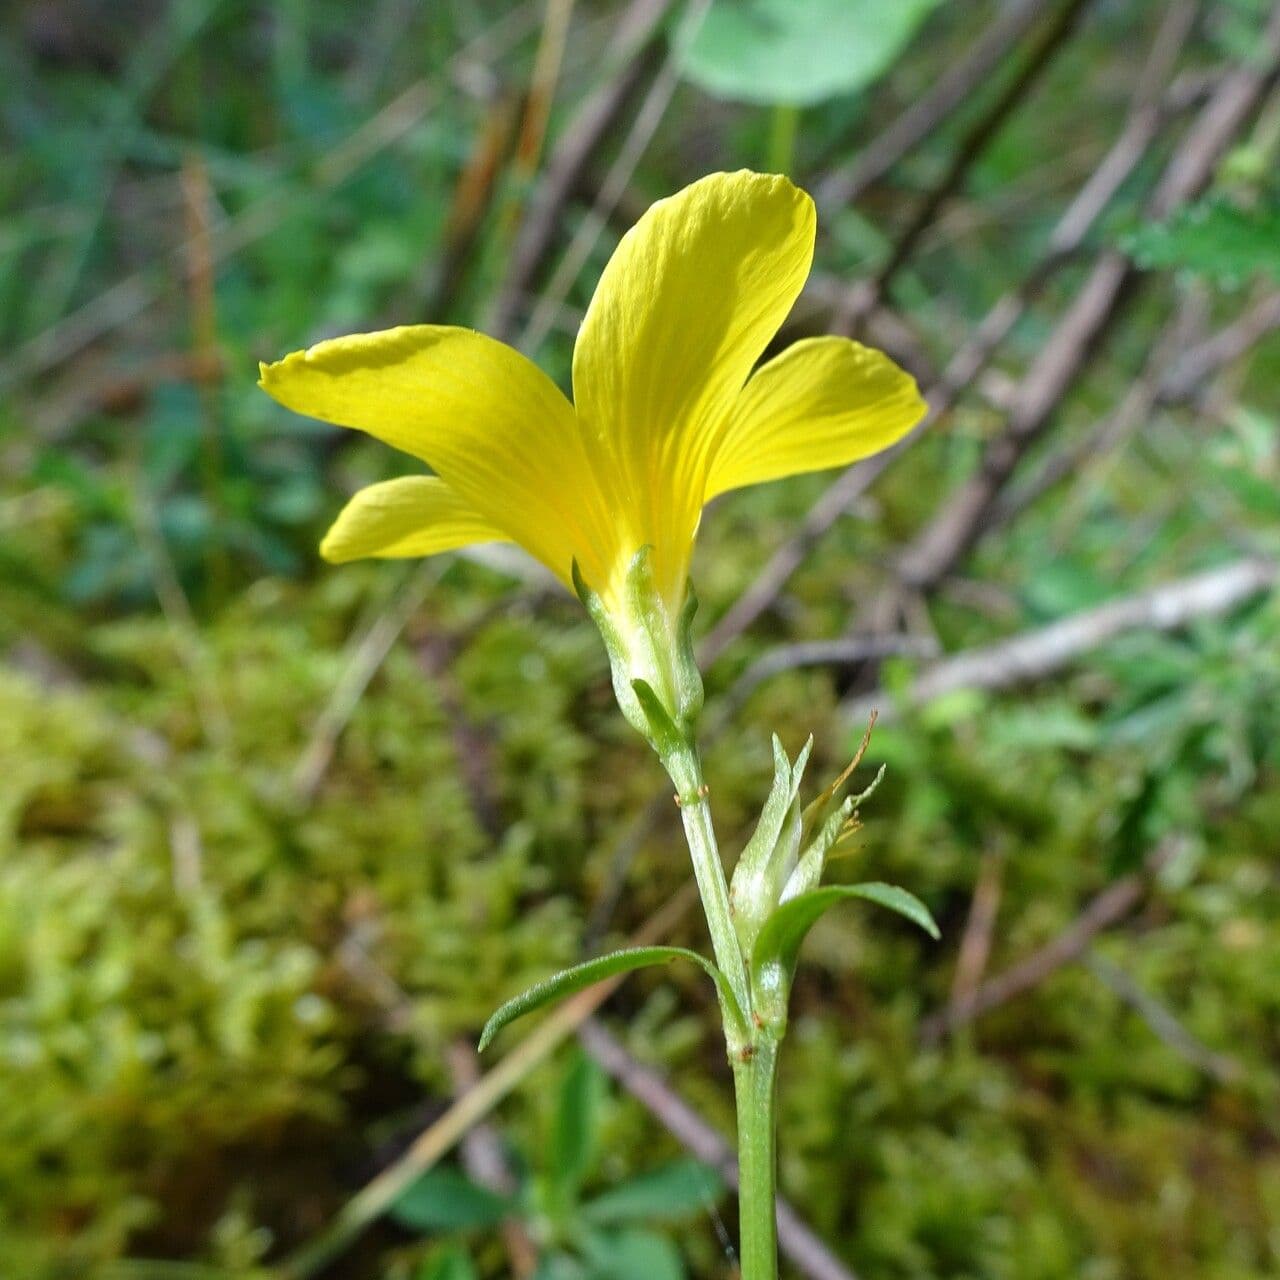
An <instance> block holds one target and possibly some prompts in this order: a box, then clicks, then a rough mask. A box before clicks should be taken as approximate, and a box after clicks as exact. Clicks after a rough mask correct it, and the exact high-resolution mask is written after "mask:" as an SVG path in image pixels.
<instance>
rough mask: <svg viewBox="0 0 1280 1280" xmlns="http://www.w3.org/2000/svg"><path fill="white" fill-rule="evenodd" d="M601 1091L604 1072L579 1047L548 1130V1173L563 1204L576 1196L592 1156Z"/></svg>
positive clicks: (594, 1151) (567, 1203)
mask: <svg viewBox="0 0 1280 1280" xmlns="http://www.w3.org/2000/svg"><path fill="white" fill-rule="evenodd" d="M604 1092H605V1090H604V1073H603V1072H602V1071H601V1069H600V1068H599V1067H598V1066H597V1065H596V1064H595V1063H594V1062H593V1061H592V1060H591V1059H590V1058H588V1057H587V1055H586V1054H585V1053H582V1052H581V1051H579V1052H578V1053H576V1054H575V1055H574V1057H573V1059H572V1061H571V1062H570V1063H569V1068H568V1070H567V1071H566V1072H565V1074H564V1079H563V1080H562V1081H561V1082H560V1096H559V1098H558V1099H557V1103H556V1115H555V1126H554V1128H553V1129H552V1134H551V1161H550V1165H551V1167H550V1170H549V1173H550V1175H551V1177H552V1178H553V1179H554V1180H555V1182H556V1186H557V1190H558V1192H559V1195H560V1201H561V1203H562V1204H563V1205H565V1206H568V1205H570V1204H572V1203H573V1202H574V1201H576V1200H577V1198H578V1192H579V1189H580V1188H581V1186H582V1181H583V1179H584V1178H585V1177H586V1175H587V1173H588V1171H589V1170H590V1168H591V1165H592V1163H593V1162H594V1160H595V1155H596V1138H597V1135H598V1131H599V1121H600V1104H601V1103H602V1102H603V1101H604Z"/></svg>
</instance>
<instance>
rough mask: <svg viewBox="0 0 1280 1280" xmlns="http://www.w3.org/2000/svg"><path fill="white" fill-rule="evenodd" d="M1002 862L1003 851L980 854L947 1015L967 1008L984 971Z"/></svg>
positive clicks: (1001, 886) (1001, 882)
mask: <svg viewBox="0 0 1280 1280" xmlns="http://www.w3.org/2000/svg"><path fill="white" fill-rule="evenodd" d="M1004 864H1005V859H1004V854H1003V852H1001V851H999V850H995V849H992V850H988V851H987V852H986V853H984V854H983V855H982V861H981V862H980V863H979V865H978V882H977V884H976V885H975V886H974V890H973V897H972V899H971V900H970V902H969V915H968V918H967V919H966V921H965V926H964V933H963V934H961V936H960V951H959V954H958V955H957V957H956V971H955V976H954V977H953V978H952V980H951V994H950V995H949V996H948V998H947V1010H948V1014H949V1016H957V1014H959V1016H963V1015H964V1012H966V1011H967V1010H968V1009H969V1008H970V1006H971V1005H972V1004H973V1000H974V994H975V992H976V991H977V990H978V987H979V986H980V985H981V984H982V978H983V975H984V974H985V973H986V971H987V962H988V960H989V959H990V958H991V943H992V939H993V937H994V934H995V925H996V915H997V913H998V912H999V909H1000V896H1001V893H1002V892H1003V889H1004Z"/></svg>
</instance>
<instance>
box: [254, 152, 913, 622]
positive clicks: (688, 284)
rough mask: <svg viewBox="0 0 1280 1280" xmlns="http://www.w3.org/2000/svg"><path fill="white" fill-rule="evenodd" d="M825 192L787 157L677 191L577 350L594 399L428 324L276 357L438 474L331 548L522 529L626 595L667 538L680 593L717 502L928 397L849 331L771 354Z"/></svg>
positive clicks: (827, 460) (400, 490)
mask: <svg viewBox="0 0 1280 1280" xmlns="http://www.w3.org/2000/svg"><path fill="white" fill-rule="evenodd" d="M814 224H815V216H814V208H813V201H812V200H810V198H809V196H808V195H806V194H805V193H804V192H803V191H801V190H799V189H798V188H796V187H795V186H793V185H792V184H791V183H790V182H789V181H787V179H786V178H783V177H776V176H770V175H763V174H757V173H750V172H746V171H743V172H739V173H717V174H712V175H710V176H709V177H706V178H703V179H701V180H700V181H698V182H695V183H693V184H692V185H691V186H688V187H686V188H685V189H684V190H683V191H681V192H679V193H678V194H676V195H674V196H672V197H671V198H670V199H667V200H660V201H658V203H657V204H655V205H654V206H653V207H652V208H651V209H649V211H648V212H647V213H646V214H645V215H644V216H643V217H642V218H641V219H640V221H639V222H638V223H637V224H636V226H635V227H633V228H632V229H631V231H629V232H628V233H627V234H626V235H625V236H624V237H623V238H622V241H621V243H620V244H619V246H618V249H617V252H616V253H615V254H614V255H613V258H612V259H611V260H610V262H609V264H608V266H607V267H606V268H605V270H604V274H603V275H602V276H601V278H600V284H599V287H598V288H597V289H596V293H595V297H594V298H593V299H592V301H591V305H590V307H589V308H588V310H587V315H586V318H585V320H584V321H583V323H582V329H581V331H580V332H579V334H578V340H577V345H576V347H575V349H574V355H573V392H574V403H573V404H570V402H569V401H568V400H567V399H566V398H565V396H564V395H563V394H562V393H561V392H560V390H559V389H558V388H557V387H556V386H555V384H554V383H552V382H551V380H550V379H549V378H548V377H547V376H546V375H545V374H543V373H542V372H541V371H540V370H539V369H538V368H537V367H536V366H535V365H534V364H532V363H531V362H530V361H529V360H527V359H525V357H524V356H522V355H520V354H519V353H518V352H517V351H515V350H513V349H512V348H510V347H508V346H505V345H503V344H502V343H500V342H497V341H495V340H494V339H492V338H487V337H485V336H484V335H483V334H480V333H476V332H474V331H473V330H470V329H461V328H455V327H452V326H447V325H412V326H406V327H403V328H397V329H389V330H387V331H385V332H382V333H371V334H360V335H356V336H353V337H349V338H336V339H334V340H332V341H330V342H322V343H320V344H319V345H318V346H314V347H312V348H310V349H309V350H307V351H299V352H295V353H294V354H293V355H290V356H287V357H285V359H283V360H281V361H279V362H278V363H276V364H271V365H263V366H262V386H263V387H264V389H265V390H266V391H267V392H268V393H270V394H271V395H272V396H274V397H275V398H276V399H277V400H278V401H280V403H281V404H283V405H286V406H287V407H288V408H290V409H294V410H296V411H297V412H299V413H304V414H308V415H310V416H311V417H315V418H321V419H324V420H325V421H327V422H333V423H337V424H338V425H340V426H344V427H354V428H355V429H357V430H360V431H366V432H368V433H369V434H370V435H372V436H376V437H377V438H378V439H379V440H383V441H385V442H386V443H387V444H389V445H392V446H393V447H395V448H397V449H401V450H403V451H404V452H406V453H409V454H412V455H413V456H414V457H415V458H418V459H420V460H421V461H423V462H425V463H427V464H428V465H429V466H430V467H431V469H432V471H434V473H435V474H434V475H431V476H426V475H418V476H408V477H405V478H403V479H399V480H389V481H387V482H386V483H384V484H375V485H371V486H369V487H368V488H367V489H363V490H361V491H360V492H359V493H357V494H356V495H355V497H354V498H352V500H351V501H350V503H349V504H348V505H347V507H346V509H345V510H344V511H343V512H342V513H341V514H340V515H339V517H338V519H337V521H336V522H335V523H334V525H333V527H332V529H330V530H329V533H328V535H327V536H326V537H325V539H324V542H323V543H322V544H321V548H320V549H321V553H322V554H323V555H324V556H325V558H326V559H328V560H331V561H334V562H341V561H347V560H354V559H359V558H361V557H365V556H423V555H430V554H432V553H434V552H437V551H447V550H450V549H453V548H456V547H461V546H465V545H467V544H469V543H476V542H499V541H501V542H514V543H517V544H519V545H520V546H521V547H523V548H524V549H525V550H526V551H528V552H529V553H530V554H532V555H533V556H535V557H536V558H537V559H538V560H540V561H541V562H542V563H543V564H544V565H546V566H547V568H549V569H550V570H551V571H552V572H553V573H554V574H555V575H556V576H557V577H558V578H559V579H560V580H561V581H562V582H564V583H566V584H567V585H570V584H571V582H572V565H573V563H574V561H575V560H576V562H577V564H578V566H579V568H580V571H581V577H582V578H583V580H584V581H585V582H586V583H587V584H588V585H589V586H590V587H591V588H592V589H593V590H594V591H596V592H597V593H598V594H599V597H600V599H601V601H602V602H603V605H604V607H605V609H606V610H607V611H608V612H609V613H610V614H611V615H613V616H616V617H618V618H620V619H621V618H622V617H623V616H624V615H625V613H626V603H625V583H626V577H627V571H628V567H629V565H630V564H631V562H632V560H633V558H634V557H635V555H636V553H637V552H638V551H639V550H640V549H641V548H643V547H646V546H648V547H650V548H651V549H652V550H651V553H650V555H651V566H650V568H651V572H652V575H653V583H654V586H655V587H656V589H657V592H658V594H659V595H660V596H661V599H662V601H663V603H664V604H665V605H666V607H667V608H668V609H670V610H672V611H673V612H678V610H679V606H680V603H681V601H682V599H683V597H684V594H685V585H686V581H687V578H688V572H689V560H690V556H691V554H692V551H693V542H694V536H695V534H696V533H697V529H698V522H699V520H700V518H701V514H702V508H703V506H704V505H705V504H706V503H707V502H709V501H710V500H711V499H712V498H714V497H716V496H717V495H718V494H721V493H725V492H726V491H728V490H730V489H740V488H743V487H744V486H746V485H753V484H760V483H762V482H763V481H766V480H777V479H780V478H781V477H783V476H789V475H795V474H798V473H800V472H805V471H815V470H819V469H822V468H827V467H837V466H843V465H845V464H846V463H850V462H853V461H855V460H856V459H858V458H863V457H866V456H867V455H868V454H872V453H876V452H878V451H879V450H881V449H883V448H885V447H886V446H887V445H890V444H892V443H893V442H894V441H895V440H897V439H898V438H899V437H900V436H902V435H903V434H904V433H905V432H906V431H908V430H909V429H910V428H911V427H912V426H913V425H914V424H915V423H916V422H917V421H918V420H919V419H920V417H921V416H922V414H923V413H924V409H925V406H924V403H923V401H922V400H921V399H920V396H919V393H918V392H917V390H916V385H915V382H914V381H913V380H912V379H911V378H910V377H909V376H908V375H907V374H905V373H903V372H902V370H901V369H899V368H898V367H897V366H896V365H894V364H893V362H892V361H890V360H889V359H888V358H887V357H885V356H884V355H882V354H881V353H880V352H878V351H872V350H869V349H868V348H866V347H863V346H860V345H858V344H857V343H855V342H850V341H848V340H846V339H843V338H834V337H827V338H811V339H806V340H804V341H802V342H797V343H795V344H794V345H793V346H791V347H788V348H787V350H785V351H784V352H783V353H782V354H781V355H780V356H777V357H776V358H775V359H773V360H770V361H769V362H768V363H766V364H764V365H763V366H762V367H761V368H760V369H758V370H757V371H756V372H755V373H752V369H753V367H754V366H755V364H756V362H757V361H758V360H759V358H760V356H761V355H762V354H763V352H764V349H765V347H766V345H767V344H768V342H769V341H770V339H771V338H773V336H774V335H775V334H776V333H777V331H778V328H779V327H780V326H781V324H782V322H783V320H784V319H785V318H786V316H787V313H788V312H789V311H790V310H791V307H792V304H793V303H794V302H795V300H796V298H797V296H798V295H799V293H800V290H801V288H802V286H803V285H804V281H805V278H806V277H807V276H808V274H809V267H810V263H811V261H812V257H813V242H814Z"/></svg>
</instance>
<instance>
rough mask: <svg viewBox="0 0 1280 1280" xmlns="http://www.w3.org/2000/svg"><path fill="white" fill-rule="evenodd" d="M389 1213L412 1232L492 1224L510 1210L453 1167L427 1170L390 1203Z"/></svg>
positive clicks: (501, 1198)
mask: <svg viewBox="0 0 1280 1280" xmlns="http://www.w3.org/2000/svg"><path fill="white" fill-rule="evenodd" d="M388 1212H389V1216H390V1217H392V1218H394V1219H395V1221H396V1222H398V1223H400V1225H401V1226H403V1227H412V1228H413V1229H414V1230H415V1231H464V1230H468V1229H470V1228H473V1227H492V1226H495V1225H496V1224H497V1223H499V1222H501V1221H502V1220H503V1219H504V1218H505V1217H507V1216H508V1215H509V1214H510V1212H511V1202H510V1201H509V1200H508V1199H507V1198H506V1197H505V1196H500V1195H498V1194H496V1193H495V1192H493V1191H490V1190H489V1189H488V1188H487V1187H482V1186H479V1185H478V1184H477V1183H474V1182H472V1181H471V1179H470V1178H468V1177H467V1176H466V1175H465V1174H462V1173H459V1172H458V1171H457V1170H456V1169H447V1168H439V1169H429V1170H428V1171H427V1172H426V1173H424V1174H423V1175H422V1177H420V1178H419V1179H418V1180H417V1181H416V1182H414V1183H413V1185H412V1186H410V1187H408V1188H407V1189H406V1190H405V1191H404V1193H403V1194H402V1195H401V1196H400V1197H399V1199H397V1200H396V1202H395V1203H394V1204H393V1205H392V1206H391V1208H390V1210H389V1211H388Z"/></svg>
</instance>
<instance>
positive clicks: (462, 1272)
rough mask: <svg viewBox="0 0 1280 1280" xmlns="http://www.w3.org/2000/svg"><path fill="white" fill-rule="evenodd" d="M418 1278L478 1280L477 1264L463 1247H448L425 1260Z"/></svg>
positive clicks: (420, 1279)
mask: <svg viewBox="0 0 1280 1280" xmlns="http://www.w3.org/2000/svg"><path fill="white" fill-rule="evenodd" d="M417 1280H476V1269H475V1264H474V1263H473V1262H472V1261H471V1258H470V1255H468V1254H467V1253H466V1252H465V1251H464V1250H462V1249H447V1250H445V1252H444V1253H440V1254H437V1255H436V1256H435V1257H434V1258H430V1259H428V1260H427V1261H426V1262H424V1263H423V1264H422V1266H421V1268H420V1269H419V1270H418V1275H417Z"/></svg>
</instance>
